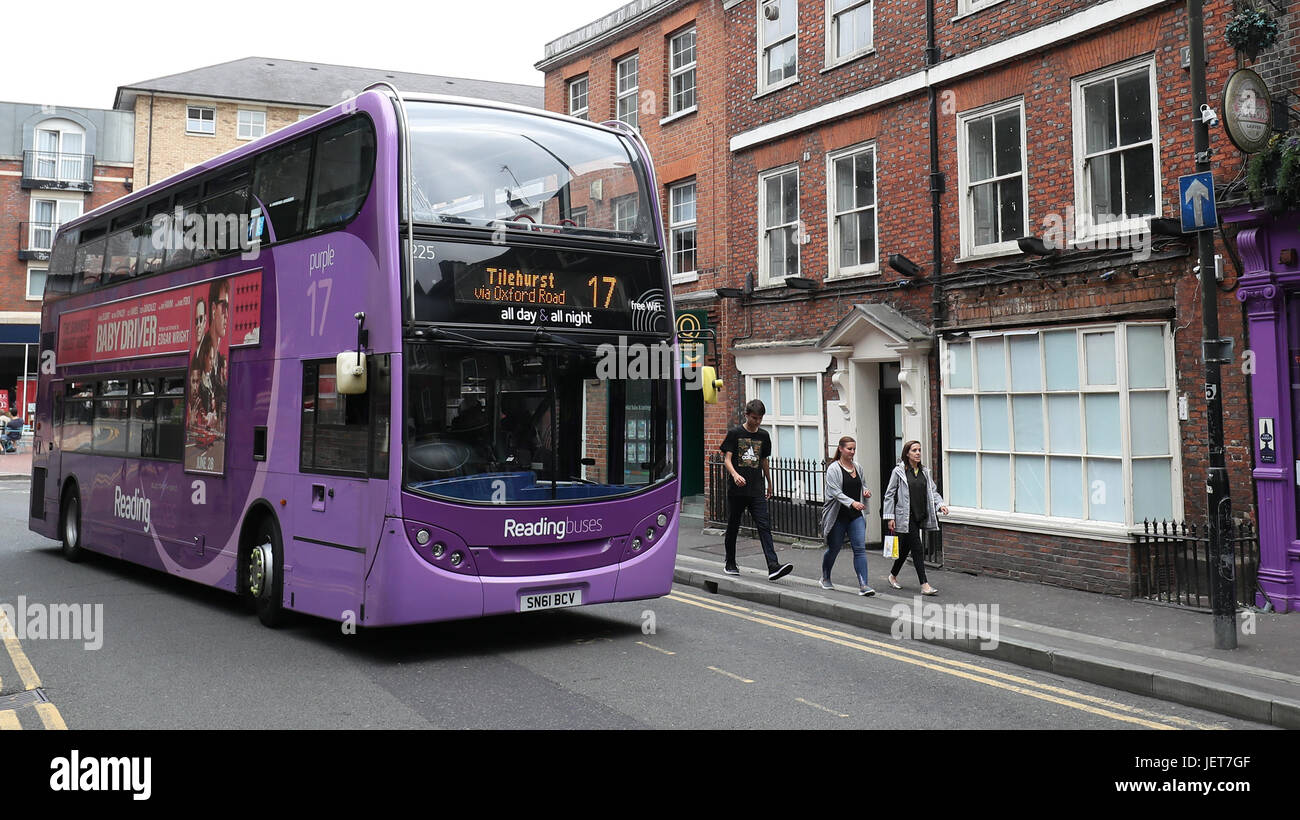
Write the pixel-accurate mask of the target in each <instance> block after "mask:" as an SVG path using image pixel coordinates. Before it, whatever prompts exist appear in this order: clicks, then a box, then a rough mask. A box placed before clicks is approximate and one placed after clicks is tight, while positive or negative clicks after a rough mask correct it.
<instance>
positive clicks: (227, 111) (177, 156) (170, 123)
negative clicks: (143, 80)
mask: <svg viewBox="0 0 1300 820" xmlns="http://www.w3.org/2000/svg"><path fill="white" fill-rule="evenodd" d="M151 105H152V110H150V107H151ZM188 105H196V106H200V107H203V108H214V109H216V121H215V125H216V133H215V134H211V135H209V134H187V133H186V132H185V119H186V117H185V114H186V111H185V109H186V106H188ZM241 109H244V110H250V111H262V112H265V114H266V133H268V134H269V133H271V132H272V131H276V130H278V129H280V128H284V127H285V126H286V125H292V124H294V123H295V122H297V121H298V117H299V115H300V114H311V113H315V111H316V110H318V109H314V108H297V107H292V108H290V107H284V106H276V105H267V104H265V103H240V102H226V101H216V100H205V99H202V98H194V99H185V98H178V97H164V96H153V97H151V96H149V95H148V94H140V95H139V96H137V97H136V99H135V178H136V181H137V185H138V186H139V187H144V186H145V185H148V184H152V183H154V182H158V181H160V180H163V179H166V178H167V177H169V176H172V175H173V174H179V173H180V172H181V171H184V170H185V169H186V168H188V167H191V166H193V165H196V164H198V163H200V162H203V161H204V160H207V159H211V158H212V157H215V156H217V155H218V154H222V153H225V152H226V151H230V150H233V149H235V148H238V147H240V146H242V145H246V144H247V143H248V142H249V141H248V140H241V139H239V137H238V132H239V111H240V110H241ZM151 137H152V139H151Z"/></svg>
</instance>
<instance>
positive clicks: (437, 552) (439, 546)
mask: <svg viewBox="0 0 1300 820" xmlns="http://www.w3.org/2000/svg"><path fill="white" fill-rule="evenodd" d="M446 551H447V545H446V544H444V543H442V542H441V541H439V542H438V543H436V544H434V545H433V557H434V558H441V557H442V555H443V553H445V552H446Z"/></svg>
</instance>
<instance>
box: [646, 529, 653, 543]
mask: <svg viewBox="0 0 1300 820" xmlns="http://www.w3.org/2000/svg"><path fill="white" fill-rule="evenodd" d="M645 540H647V541H653V540H655V528H654V527H646V528H645Z"/></svg>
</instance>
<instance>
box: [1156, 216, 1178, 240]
mask: <svg viewBox="0 0 1300 820" xmlns="http://www.w3.org/2000/svg"><path fill="white" fill-rule="evenodd" d="M1151 233H1153V234H1155V235H1156V236H1177V237H1180V238H1181V237H1182V236H1183V223H1182V222H1180V221H1178V220H1177V219H1170V218H1169V217H1154V216H1153V217H1151Z"/></svg>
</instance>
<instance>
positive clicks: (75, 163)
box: [22, 151, 95, 191]
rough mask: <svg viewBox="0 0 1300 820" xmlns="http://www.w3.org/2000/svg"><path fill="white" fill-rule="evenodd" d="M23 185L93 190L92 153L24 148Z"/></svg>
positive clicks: (93, 165)
mask: <svg viewBox="0 0 1300 820" xmlns="http://www.w3.org/2000/svg"><path fill="white" fill-rule="evenodd" d="M22 187H23V188H25V189H26V188H38V189H41V190H56V191H93V190H95V155H94V154H64V153H62V152H59V151H23V179H22Z"/></svg>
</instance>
